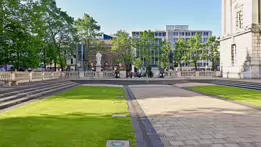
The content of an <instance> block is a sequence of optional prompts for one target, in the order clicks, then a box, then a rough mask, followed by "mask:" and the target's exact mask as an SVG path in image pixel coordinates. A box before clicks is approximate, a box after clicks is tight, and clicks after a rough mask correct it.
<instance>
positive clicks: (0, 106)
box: [0, 83, 78, 110]
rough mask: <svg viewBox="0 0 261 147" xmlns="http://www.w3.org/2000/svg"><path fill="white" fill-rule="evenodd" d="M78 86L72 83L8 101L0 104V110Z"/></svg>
mask: <svg viewBox="0 0 261 147" xmlns="http://www.w3.org/2000/svg"><path fill="white" fill-rule="evenodd" d="M77 85H78V84H76V83H70V84H68V85H63V86H62V87H56V88H53V87H52V88H51V89H49V90H45V91H43V92H40V93H36V94H33V95H30V96H27V97H19V98H17V99H14V100H12V101H8V102H5V103H2V104H0V110H2V109H5V108H8V107H11V106H14V105H17V104H20V103H23V102H26V101H29V100H32V99H35V98H39V97H42V96H45V95H49V94H51V93H53V92H57V91H60V90H63V89H67V88H72V87H75V86H77Z"/></svg>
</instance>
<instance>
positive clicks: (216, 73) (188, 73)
mask: <svg viewBox="0 0 261 147" xmlns="http://www.w3.org/2000/svg"><path fill="white" fill-rule="evenodd" d="M164 75H165V77H169V78H175V77H221V72H220V71H181V72H179V71H178V72H176V71H169V72H165V73H164Z"/></svg>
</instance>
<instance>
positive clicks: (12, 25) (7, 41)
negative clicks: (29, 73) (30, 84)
mask: <svg viewBox="0 0 261 147" xmlns="http://www.w3.org/2000/svg"><path fill="white" fill-rule="evenodd" d="M0 5H1V11H0V16H1V17H0V38H1V40H0V41H1V42H0V44H1V46H0V64H12V65H14V66H15V68H16V69H18V68H19V67H25V68H29V67H30V68H37V67H39V65H40V63H42V62H44V63H45V65H46V63H47V64H48V63H59V65H61V67H62V68H65V66H66V65H65V63H66V62H65V61H66V59H67V58H69V57H71V55H72V50H74V49H75V45H76V44H75V42H76V40H77V36H76V28H75V22H74V19H73V18H72V17H70V16H69V15H68V14H67V13H66V12H64V11H61V9H60V8H58V7H57V6H56V3H55V1H53V0H1V1H0Z"/></svg>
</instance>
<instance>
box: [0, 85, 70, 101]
mask: <svg viewBox="0 0 261 147" xmlns="http://www.w3.org/2000/svg"><path fill="white" fill-rule="evenodd" d="M66 82H68V81H56V82H54V83H49V82H48V83H44V84H39V85H31V86H30V87H24V88H18V89H12V90H9V91H4V92H2V93H1V94H0V99H1V98H4V97H8V96H12V95H15V94H19V93H21V92H28V91H33V90H35V89H39V88H44V87H48V86H50V85H52V84H61V83H66Z"/></svg>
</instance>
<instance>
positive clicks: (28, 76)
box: [0, 72, 72, 85]
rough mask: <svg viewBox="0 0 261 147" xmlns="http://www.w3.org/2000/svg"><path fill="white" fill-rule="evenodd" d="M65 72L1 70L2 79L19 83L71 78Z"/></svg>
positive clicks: (0, 79) (0, 78)
mask: <svg viewBox="0 0 261 147" xmlns="http://www.w3.org/2000/svg"><path fill="white" fill-rule="evenodd" d="M65 75H66V73H64V72H0V81H2V82H6V83H11V82H12V83H14V82H15V85H17V84H18V83H25V82H34V81H43V80H52V79H62V78H71V77H72V76H68V77H66V76H65Z"/></svg>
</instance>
